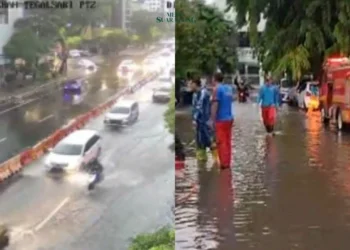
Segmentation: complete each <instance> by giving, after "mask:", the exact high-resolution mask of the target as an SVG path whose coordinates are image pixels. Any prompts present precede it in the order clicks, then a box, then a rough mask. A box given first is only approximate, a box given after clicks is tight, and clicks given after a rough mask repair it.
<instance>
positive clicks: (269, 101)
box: [258, 79, 280, 135]
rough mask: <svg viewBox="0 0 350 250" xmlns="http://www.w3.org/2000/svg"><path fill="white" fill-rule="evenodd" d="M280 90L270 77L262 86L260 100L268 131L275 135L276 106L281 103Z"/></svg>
mask: <svg viewBox="0 0 350 250" xmlns="http://www.w3.org/2000/svg"><path fill="white" fill-rule="evenodd" d="M279 99H280V97H279V91H278V89H277V87H276V86H274V85H273V84H272V81H271V80H270V79H269V80H267V81H266V82H265V84H264V85H263V86H262V87H261V88H260V91H259V99H258V102H259V104H260V106H261V115H262V119H263V123H264V126H265V129H266V132H267V133H268V134H270V135H273V132H274V127H275V122H276V107H278V106H279V103H280V100H279Z"/></svg>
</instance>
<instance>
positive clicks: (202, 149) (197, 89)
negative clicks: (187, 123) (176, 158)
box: [190, 78, 217, 162]
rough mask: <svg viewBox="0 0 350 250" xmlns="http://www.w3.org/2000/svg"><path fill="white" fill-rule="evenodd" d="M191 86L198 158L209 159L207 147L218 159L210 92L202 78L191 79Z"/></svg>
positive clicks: (201, 159) (215, 158) (215, 159)
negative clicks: (211, 116)
mask: <svg viewBox="0 0 350 250" xmlns="http://www.w3.org/2000/svg"><path fill="white" fill-rule="evenodd" d="M190 88H191V90H192V91H193V99H192V105H193V112H192V114H193V116H192V121H193V126H194V128H195V130H196V146H197V152H196V155H197V159H198V160H200V161H207V159H208V157H207V149H210V150H211V152H212V155H213V158H214V162H216V161H217V151H216V145H215V141H214V136H213V135H214V132H213V130H212V128H211V126H210V124H209V122H210V94H209V92H208V90H207V88H206V87H204V86H202V83H201V80H200V78H193V79H192V80H190Z"/></svg>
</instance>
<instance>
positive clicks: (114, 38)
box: [99, 29, 131, 54]
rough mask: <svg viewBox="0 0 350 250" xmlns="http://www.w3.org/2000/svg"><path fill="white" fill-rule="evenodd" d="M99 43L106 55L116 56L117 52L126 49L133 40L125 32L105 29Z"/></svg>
mask: <svg viewBox="0 0 350 250" xmlns="http://www.w3.org/2000/svg"><path fill="white" fill-rule="evenodd" d="M99 41H100V43H101V46H102V49H103V51H104V52H105V53H106V54H109V53H114V54H115V53H116V52H118V51H120V50H123V49H125V48H126V47H127V46H128V45H129V44H130V42H131V39H130V38H129V36H128V34H127V33H126V32H125V31H123V30H120V29H104V30H103V31H102V32H101V34H100V36H99Z"/></svg>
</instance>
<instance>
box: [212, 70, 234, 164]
mask: <svg viewBox="0 0 350 250" xmlns="http://www.w3.org/2000/svg"><path fill="white" fill-rule="evenodd" d="M223 79H224V77H223V75H222V74H221V73H216V74H215V75H214V84H215V87H214V92H213V96H212V113H211V117H212V119H211V120H212V121H213V122H214V123H215V134H216V142H217V148H218V154H219V160H220V167H221V168H222V169H225V168H229V167H230V166H231V153H232V145H231V140H232V125H233V113H232V102H233V92H234V90H233V88H232V86H231V85H230V84H225V83H223Z"/></svg>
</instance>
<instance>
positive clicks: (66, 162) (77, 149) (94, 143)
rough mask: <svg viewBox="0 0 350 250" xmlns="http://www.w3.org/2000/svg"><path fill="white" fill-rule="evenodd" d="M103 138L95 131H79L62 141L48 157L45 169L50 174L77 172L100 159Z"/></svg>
mask: <svg viewBox="0 0 350 250" xmlns="http://www.w3.org/2000/svg"><path fill="white" fill-rule="evenodd" d="M100 154H101V137H100V135H99V134H98V132H97V131H95V130H87V129H83V130H77V131H75V132H73V133H71V134H70V135H68V136H67V137H65V138H64V139H63V140H62V141H60V142H59V143H58V144H57V145H56V146H55V147H54V148H53V149H52V150H51V152H50V154H49V155H48V157H47V159H46V162H45V167H46V170H47V171H50V172H64V171H71V170H73V171H75V170H79V169H80V168H82V167H85V166H87V165H88V164H89V163H92V162H94V161H96V160H97V159H98V157H99V156H100Z"/></svg>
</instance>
